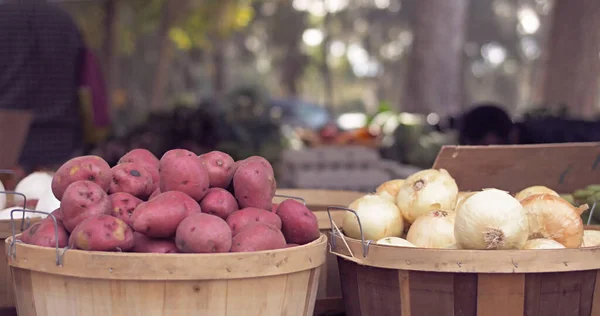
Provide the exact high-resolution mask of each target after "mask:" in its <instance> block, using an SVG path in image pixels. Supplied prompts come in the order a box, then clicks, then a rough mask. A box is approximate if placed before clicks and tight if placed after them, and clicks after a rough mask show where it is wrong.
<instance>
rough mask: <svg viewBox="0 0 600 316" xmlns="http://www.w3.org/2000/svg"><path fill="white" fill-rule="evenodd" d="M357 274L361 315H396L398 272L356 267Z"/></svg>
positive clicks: (398, 293)
mask: <svg viewBox="0 0 600 316" xmlns="http://www.w3.org/2000/svg"><path fill="white" fill-rule="evenodd" d="M357 272H358V278H357V280H358V294H359V299H360V307H361V311H362V315H363V316H379V315H394V314H396V313H397V312H398V310H399V307H400V306H399V304H398V303H399V302H398V297H400V286H399V284H398V283H399V282H398V281H399V280H398V271H396V270H391V269H380V268H373V267H368V266H361V265H358V266H357Z"/></svg>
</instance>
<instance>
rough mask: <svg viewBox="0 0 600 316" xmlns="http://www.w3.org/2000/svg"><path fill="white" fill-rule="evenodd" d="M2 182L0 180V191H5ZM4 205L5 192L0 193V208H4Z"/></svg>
mask: <svg viewBox="0 0 600 316" xmlns="http://www.w3.org/2000/svg"><path fill="white" fill-rule="evenodd" d="M5 190H6V189H5V188H4V184H3V183H2V181H0V191H5ZM5 207H6V194H4V193H0V209H4V208H5Z"/></svg>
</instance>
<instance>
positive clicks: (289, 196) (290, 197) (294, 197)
mask: <svg viewBox="0 0 600 316" xmlns="http://www.w3.org/2000/svg"><path fill="white" fill-rule="evenodd" d="M275 196H276V197H280V198H286V199H292V200H298V201H300V202H302V204H304V206H306V200H305V199H304V198H301V197H299V196H292V195H283V194H275Z"/></svg>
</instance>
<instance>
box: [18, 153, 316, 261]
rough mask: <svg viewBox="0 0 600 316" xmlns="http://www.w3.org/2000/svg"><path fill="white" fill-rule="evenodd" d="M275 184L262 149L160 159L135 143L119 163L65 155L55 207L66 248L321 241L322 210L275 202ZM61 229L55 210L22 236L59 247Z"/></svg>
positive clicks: (194, 249) (271, 245)
mask: <svg viewBox="0 0 600 316" xmlns="http://www.w3.org/2000/svg"><path fill="white" fill-rule="evenodd" d="M275 188H276V181H275V177H274V172H273V167H272V166H271V164H270V163H269V162H268V161H267V160H266V159H264V158H263V157H258V156H252V157H249V158H247V159H245V160H240V161H234V160H233V159H232V158H231V157H230V156H229V155H228V154H226V153H223V152H218V151H213V152H210V153H207V154H204V155H201V156H196V155H195V154H194V153H192V152H190V151H188V150H184V149H174V150H171V151H168V152H167V153H165V154H164V155H163V156H162V158H161V159H160V160H158V159H157V158H156V157H155V156H154V155H153V154H152V153H150V152H149V151H147V150H145V149H135V150H132V151H130V152H129V153H127V154H126V155H124V156H123V157H122V158H121V159H120V160H119V163H118V164H117V165H116V166H114V167H113V168H110V166H109V165H108V163H107V162H106V161H104V160H103V159H102V158H100V157H97V156H82V157H76V158H73V159H71V160H69V161H67V162H66V163H65V164H64V165H62V166H61V167H60V168H59V169H58V170H57V171H56V173H55V174H54V177H53V179H52V192H53V193H54V195H55V196H56V198H57V199H58V200H60V202H61V203H60V208H58V209H56V210H55V211H54V212H52V214H53V215H54V216H55V218H56V219H57V220H58V244H59V247H66V246H69V247H70V248H73V249H81V250H90V251H123V252H126V251H131V252H148V253H223V252H251V251H262V250H271V249H280V248H286V247H291V246H296V245H302V244H306V243H309V242H311V241H314V240H315V239H317V238H318V237H319V235H320V234H319V228H318V224H317V218H316V216H315V215H314V214H313V213H312V212H311V211H310V210H308V209H307V208H306V206H304V205H303V204H302V203H300V202H298V201H296V200H292V199H287V200H285V201H283V202H282V203H281V204H272V199H273V197H274V195H275ZM54 229H55V225H54V221H53V220H52V217H51V216H49V217H47V218H45V219H43V220H42V221H40V222H37V223H36V224H34V225H32V226H31V227H29V228H28V229H27V230H26V231H24V232H23V234H22V235H21V236H20V239H21V241H22V242H23V243H27V244H32V245H37V246H44V247H55V245H56V239H55V230H54Z"/></svg>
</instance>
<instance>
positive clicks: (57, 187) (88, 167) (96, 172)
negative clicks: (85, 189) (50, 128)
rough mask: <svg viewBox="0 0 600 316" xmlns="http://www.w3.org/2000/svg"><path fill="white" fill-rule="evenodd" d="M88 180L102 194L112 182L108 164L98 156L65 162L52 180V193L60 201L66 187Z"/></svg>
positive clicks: (76, 158)
mask: <svg viewBox="0 0 600 316" xmlns="http://www.w3.org/2000/svg"><path fill="white" fill-rule="evenodd" d="M81 180H88V181H91V182H94V183H96V184H97V185H98V186H100V188H102V190H104V192H108V189H109V187H110V182H111V180H112V171H111V169H110V166H109V165H108V163H107V162H106V161H105V160H104V159H102V158H101V157H98V156H93V155H89V156H80V157H75V158H72V159H70V160H69V161H67V162H65V163H64V164H63V165H62V166H60V168H58V170H56V173H55V174H54V177H53V178H52V193H54V196H55V197H56V198H57V199H58V200H59V201H62V199H63V195H64V193H65V191H66V190H67V187H69V185H70V184H71V183H73V182H76V181H81Z"/></svg>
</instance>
